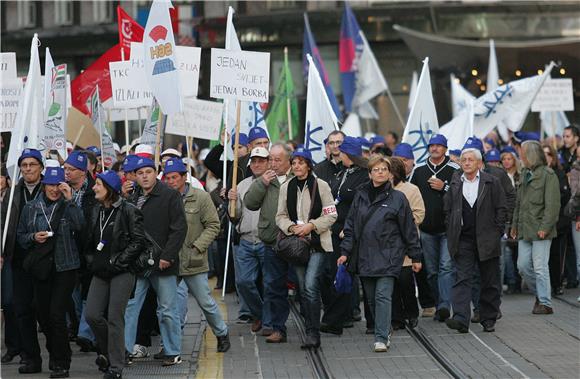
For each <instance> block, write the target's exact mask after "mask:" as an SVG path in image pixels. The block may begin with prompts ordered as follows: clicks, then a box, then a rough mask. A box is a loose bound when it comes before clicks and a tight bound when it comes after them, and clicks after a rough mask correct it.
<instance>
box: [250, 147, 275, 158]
mask: <svg viewBox="0 0 580 379" xmlns="http://www.w3.org/2000/svg"><path fill="white" fill-rule="evenodd" d="M269 156H270V153H269V152H268V150H266V148H264V147H261V146H258V147H254V148H253V149H252V152H251V153H250V158H254V157H260V158H268V157H269Z"/></svg>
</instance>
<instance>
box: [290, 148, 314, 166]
mask: <svg viewBox="0 0 580 379" xmlns="http://www.w3.org/2000/svg"><path fill="white" fill-rule="evenodd" d="M296 157H302V158H304V159H306V161H308V164H309V165H312V164H313V163H314V162H313V161H312V154H310V151H308V150H306V149H304V148H303V147H299V148H297V149H296V150H294V152H293V153H292V159H294V158H296Z"/></svg>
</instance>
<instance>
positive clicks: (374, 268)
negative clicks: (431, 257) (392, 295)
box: [340, 183, 421, 278]
mask: <svg viewBox="0 0 580 379" xmlns="http://www.w3.org/2000/svg"><path fill="white" fill-rule="evenodd" d="M371 186H372V183H368V184H366V185H363V186H361V187H359V189H358V191H357V194H356V196H355V198H354V200H353V202H352V206H351V208H350V212H349V214H348V217H347V218H346V223H345V225H344V240H343V241H342V243H341V244H340V249H341V254H342V255H345V256H347V257H349V259H348V265H349V267H348V269H349V271H350V272H355V273H357V274H359V275H360V276H363V277H364V276H368V277H383V276H392V277H395V278H397V277H399V273H400V272H401V267H402V266H403V259H404V258H405V255H408V256H409V257H410V258H411V259H412V260H413V262H419V261H420V260H421V246H420V244H419V235H418V233H417V227H416V226H415V222H414V221H413V213H412V212H411V207H410V206H409V202H408V201H407V198H406V197H405V195H404V194H403V193H402V192H399V191H396V190H394V189H393V188H392V187H391V185H390V183H389V184H387V185H386V187H385V189H384V191H381V192H380V193H378V195H377V196H376V198H375V200H374V201H373V202H372V203H371V201H370V198H369V192H370V190H371ZM373 209H376V210H375V211H374V212H373V213H372V215H371V212H372V211H373ZM369 215H370V219H369ZM363 225H364V229H363Z"/></svg>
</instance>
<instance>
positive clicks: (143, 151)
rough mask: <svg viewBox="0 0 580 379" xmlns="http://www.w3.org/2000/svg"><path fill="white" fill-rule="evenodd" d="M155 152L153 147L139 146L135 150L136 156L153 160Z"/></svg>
mask: <svg viewBox="0 0 580 379" xmlns="http://www.w3.org/2000/svg"><path fill="white" fill-rule="evenodd" d="M154 154H155V152H154V151H153V146H150V145H145V144H139V145H137V148H135V155H137V156H139V157H144V158H151V157H152V156H153V155H154Z"/></svg>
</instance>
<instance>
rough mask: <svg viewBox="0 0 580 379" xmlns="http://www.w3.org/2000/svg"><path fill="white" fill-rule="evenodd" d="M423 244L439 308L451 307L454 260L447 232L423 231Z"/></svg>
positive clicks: (424, 255)
mask: <svg viewBox="0 0 580 379" xmlns="http://www.w3.org/2000/svg"><path fill="white" fill-rule="evenodd" d="M421 245H422V248H423V257H424V259H425V269H426V270H427V280H428V281H429V285H430V286H431V291H433V295H434V297H435V299H437V300H436V301H437V309H438V310H439V309H441V308H447V309H451V307H450V305H451V301H450V300H451V287H453V282H454V273H453V261H452V260H451V256H450V255H449V249H448V248H447V237H446V235H445V233H440V234H428V233H425V232H421Z"/></svg>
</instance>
